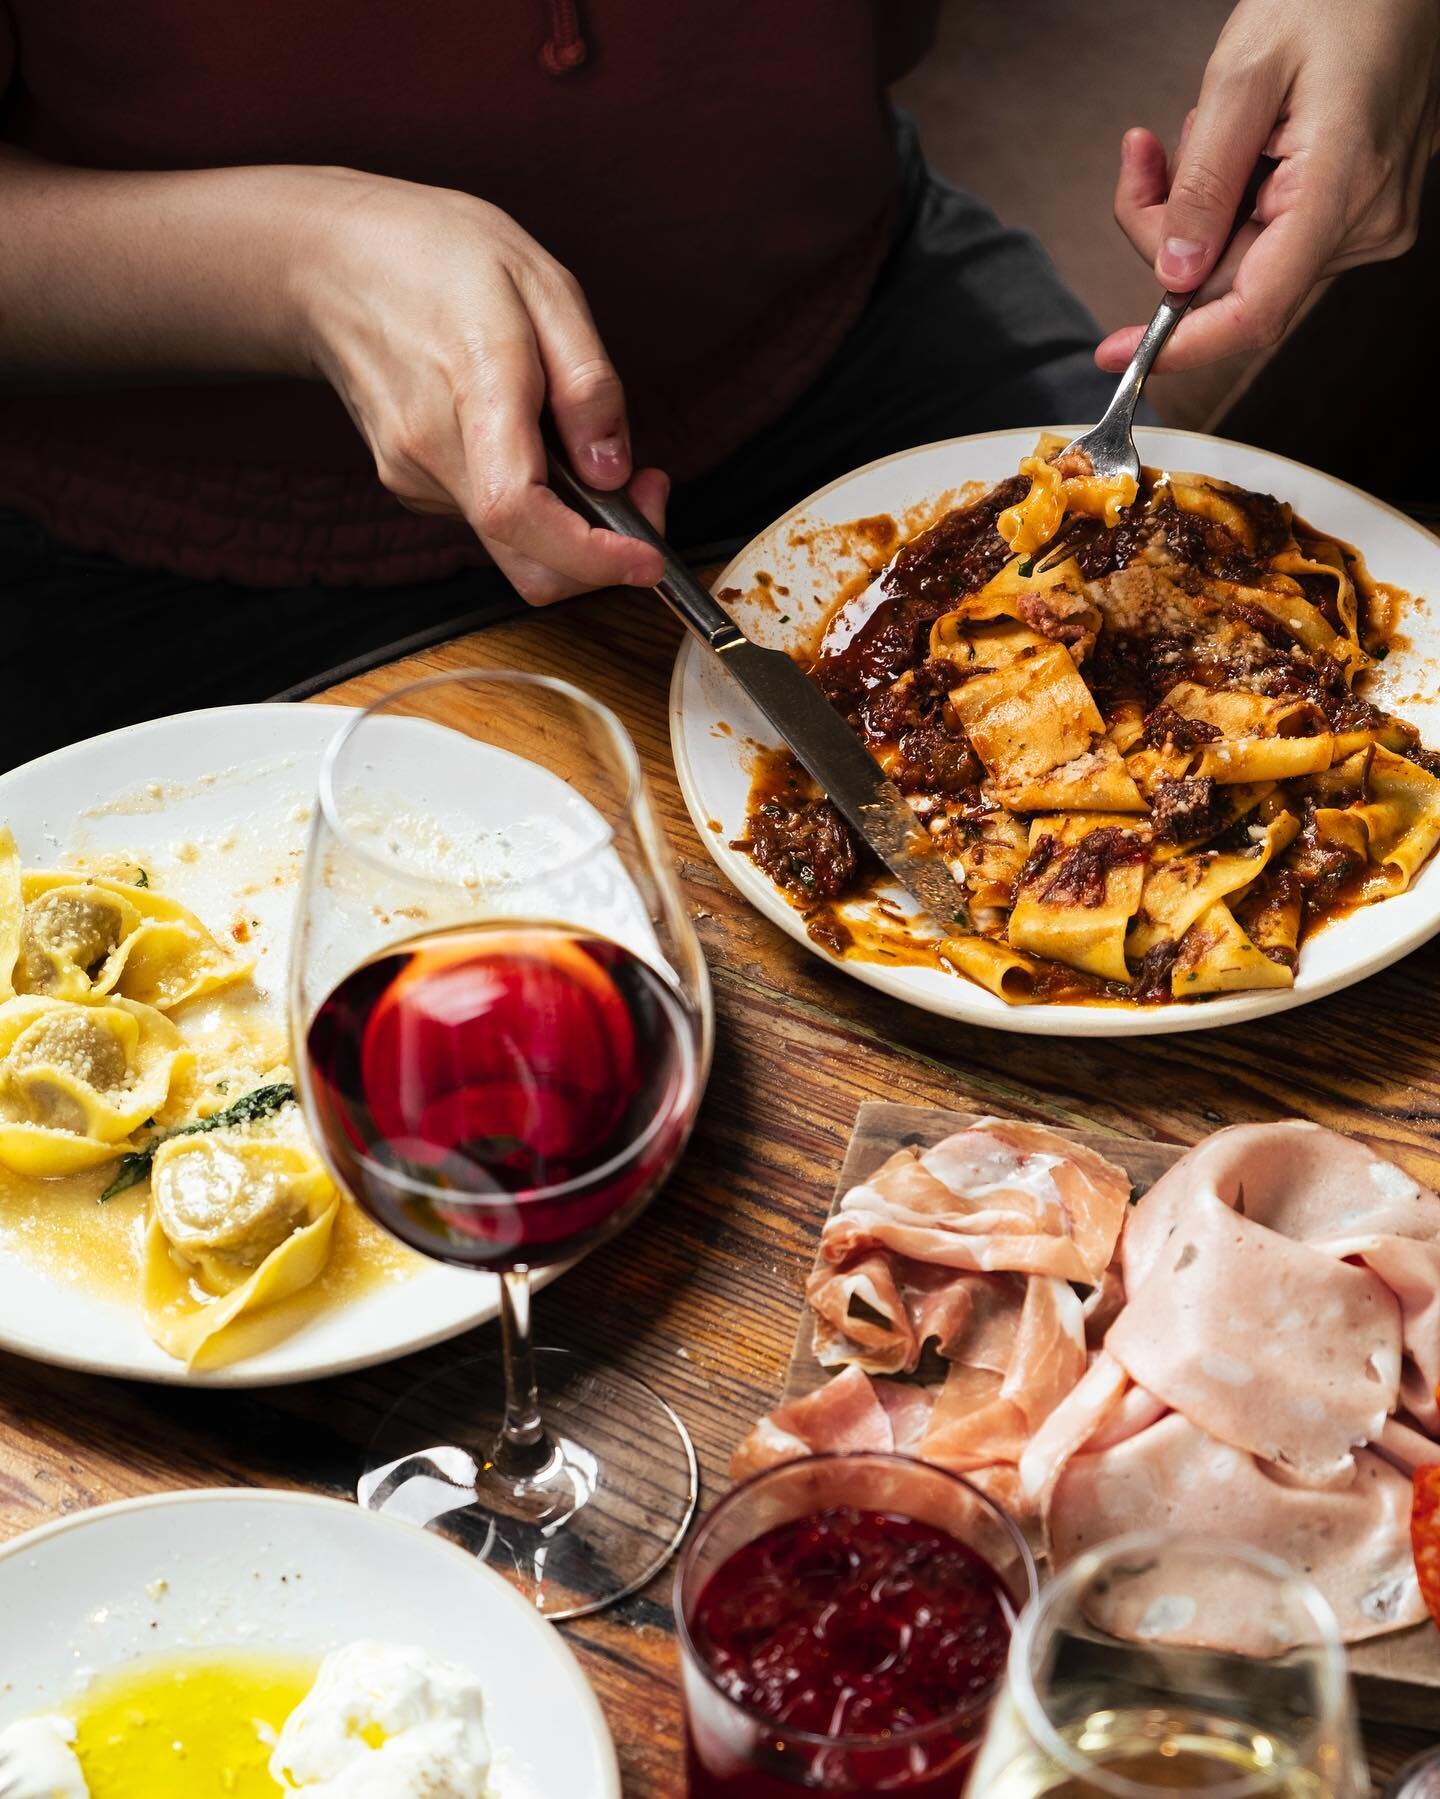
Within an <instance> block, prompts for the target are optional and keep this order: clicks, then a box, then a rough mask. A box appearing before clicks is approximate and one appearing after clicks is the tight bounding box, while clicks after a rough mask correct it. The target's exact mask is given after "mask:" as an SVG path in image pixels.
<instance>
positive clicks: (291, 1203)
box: [0, 826, 342, 1368]
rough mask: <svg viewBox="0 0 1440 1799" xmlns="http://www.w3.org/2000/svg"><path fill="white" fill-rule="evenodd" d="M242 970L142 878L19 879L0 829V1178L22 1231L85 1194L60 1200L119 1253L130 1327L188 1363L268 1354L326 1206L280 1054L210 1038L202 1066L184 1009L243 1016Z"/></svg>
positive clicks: (322, 1243)
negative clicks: (101, 1231)
mask: <svg viewBox="0 0 1440 1799" xmlns="http://www.w3.org/2000/svg"><path fill="white" fill-rule="evenodd" d="M249 972H250V964H249V963H248V962H247V961H245V960H243V959H242V958H241V957H240V956H238V955H236V954H235V953H233V952H232V951H231V950H230V949H229V948H228V947H227V946H226V945H225V944H223V943H221V942H220V941H219V940H218V939H217V938H216V937H215V936H214V935H213V934H212V933H211V932H210V931H209V930H208V929H207V928H206V926H205V925H204V924H203V923H202V922H201V921H200V920H199V919H198V918H197V917H196V916H195V915H194V914H193V913H192V912H190V911H189V910H188V909H187V908H186V907H184V906H182V905H180V904H179V903H178V902H177V901H175V900H172V899H169V898H166V897H165V896H164V895H162V894H159V893H156V892H154V891H153V890H151V889H150V887H149V885H148V877H146V876H145V875H144V872H143V871H142V870H139V869H138V868H137V870H136V871H135V875H134V878H132V879H131V880H129V881H126V880H123V879H116V878H112V877H110V876H108V875H98V874H88V873H78V872H72V871H61V872H34V871H30V870H23V871H22V869H21V866H20V858H19V855H18V853H17V851H16V847H15V843H14V840H13V838H12V836H11V834H10V833H9V831H8V830H6V829H5V828H4V827H3V826H0V1179H3V1182H4V1185H5V1189H6V1194H7V1196H8V1197H10V1198H12V1199H13V1198H14V1196H15V1195H16V1194H17V1193H18V1195H19V1197H20V1198H21V1199H22V1200H23V1202H24V1203H25V1204H26V1205H27V1206H28V1207H29V1208H32V1217H34V1216H36V1215H41V1214H43V1213H44V1212H45V1211H46V1210H48V1209H50V1208H53V1207H57V1206H59V1205H61V1204H62V1203H64V1200H65V1199H72V1200H73V1199H75V1198H76V1197H77V1195H76V1194H75V1193H73V1192H72V1191H71V1189H72V1188H73V1187H74V1186H75V1180H76V1179H77V1178H80V1177H86V1178H88V1180H89V1186H88V1188H87V1190H86V1193H85V1194H84V1195H83V1196H78V1197H81V1199H82V1203H85V1204H87V1205H88V1206H89V1207H90V1208H92V1210H91V1216H92V1217H94V1216H95V1215H97V1214H108V1215H109V1217H110V1218H112V1219H113V1221H114V1223H113V1240H114V1254H115V1256H116V1257H117V1258H118V1259H122V1260H123V1259H124V1257H125V1256H126V1255H127V1253H128V1254H131V1255H133V1256H134V1258H135V1286H134V1293H135V1298H136V1300H137V1302H138V1305H139V1310H140V1312H141V1315H142V1316H143V1318H144V1320H145V1324H146V1328H147V1329H148V1331H149V1333H150V1335H151V1337H152V1338H153V1339H154V1341H155V1342H156V1343H157V1344H158V1345H159V1346H160V1347H161V1348H163V1349H164V1350H166V1351H167V1352H168V1353H169V1354H170V1355H172V1356H174V1357H176V1358H177V1360H180V1361H182V1362H184V1363H186V1364H187V1365H188V1366H191V1367H205V1368H213V1367H217V1366H222V1365H224V1364H227V1363H230V1362H233V1361H235V1360H237V1359H238V1358H240V1357H242V1356H245V1355H248V1354H251V1353H253V1352H254V1351H255V1350H256V1349H257V1348H259V1347H263V1346H264V1345H265V1344H267V1343H269V1342H271V1341H273V1340H274V1337H275V1334H276V1331H275V1321H276V1317H277V1314H276V1311H275V1308H276V1307H277V1305H278V1304H279V1302H281V1301H283V1300H285V1299H287V1298H289V1297H291V1296H292V1295H294V1294H296V1293H298V1292H300V1291H301V1290H302V1289H303V1288H306V1287H308V1286H311V1285H312V1284H313V1283H315V1282H317V1281H318V1280H319V1279H320V1277H321V1276H322V1274H323V1273H324V1271H325V1269H326V1265H327V1262H328V1261H329V1259H330V1256H331V1252H332V1240H333V1238H334V1235H335V1230H336V1223H337V1217H338V1215H339V1213H340V1209H341V1204H342V1200H341V1196H340V1194H339V1192H338V1190H337V1189H336V1188H335V1186H334V1185H333V1184H332V1182H331V1180H330V1178H329V1176H328V1174H327V1173H326V1172H325V1170H324V1168H323V1166H322V1165H321V1163H320V1160H319V1158H318V1156H317V1155H316V1153H315V1150H314V1148H313V1146H312V1145H311V1143H310V1140H309V1138H308V1136H307V1134H306V1131H305V1127H304V1122H303V1118H302V1116H301V1113H300V1108H299V1107H298V1105H297V1104H295V1103H294V1089H293V1086H292V1085H291V1084H290V1077H289V1071H288V1069H287V1068H286V1067H285V1066H284V1047H283V1042H276V1041H275V1040H274V1036H275V1034H274V1033H273V1032H272V1031H266V1032H264V1033H261V1034H260V1035H261V1036H264V1037H265V1038H267V1039H268V1041H267V1042H265V1043H262V1044H261V1046H260V1047H259V1048H256V1047H255V1043H256V1042H257V1041H259V1038H258V1037H257V1035H256V1033H255V1032H253V1031H252V1032H251V1033H250V1037H249V1038H248V1039H246V1041H247V1042H248V1043H249V1044H250V1047H249V1050H248V1051H247V1053H245V1054H241V1055H238V1057H237V1054H236V1052H235V1050H234V1048H233V1042H234V1039H233V1033H232V1037H231V1038H230V1039H226V1037H225V1033H224V1032H221V1039H222V1041H225V1042H229V1043H230V1048H229V1049H228V1050H227V1049H222V1050H221V1051H220V1052H218V1053H219V1060H217V1052H216V1049H215V1043H214V1041H213V1040H212V1039H213V1037H214V1020H213V1018H212V1019H210V1020H209V1021H208V1025H209V1031H208V1034H207V1029H206V1028H204V1027H205V1025H206V1023H207V1021H206V1020H205V1019H203V1018H202V1017H200V1016H199V1015H198V1013H197V1005H196V1004H194V1003H191V1002H202V1001H209V1000H210V999H212V998H214V999H215V1000H216V1001H217V1004H219V1006H220V1009H221V1011H222V1012H223V1011H225V1009H226V1007H225V1002H226V1001H228V1000H230V998H231V996H232V995H234V996H236V999H235V1005H234V1007H232V1008H231V1009H232V1010H238V1011H239V1012H240V1013H242V1014H243V1012H244V1005H245V999H246V997H247V990H249V982H248V978H247V977H248V975H249ZM248 997H251V998H253V991H249V992H248ZM227 1055H228V1056H230V1057H231V1058H232V1060H227V1059H226V1057H227ZM242 1064H243V1066H242ZM132 1189H134V1193H133V1194H132V1193H131V1190H132ZM137 1199H138V1200H139V1202H140V1205H141V1207H142V1210H141V1211H140V1212H139V1214H138V1218H137V1214H136V1212H135V1209H134V1207H135V1201H136V1200H137ZM132 1221H135V1228H134V1229H133V1230H132V1229H131V1228H130V1226H131V1222H132Z"/></svg>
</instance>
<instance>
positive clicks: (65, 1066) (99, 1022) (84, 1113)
mask: <svg viewBox="0 0 1440 1799" xmlns="http://www.w3.org/2000/svg"><path fill="white" fill-rule="evenodd" d="M186 1059H187V1052H186V1050H185V1047H184V1043H183V1041H182V1039H181V1036H180V1033H179V1031H178V1030H177V1029H176V1028H175V1026H174V1025H173V1024H172V1023H171V1022H170V1020H169V1019H168V1018H166V1017H165V1015H164V1014H163V1013H162V1012H157V1011H156V1010H155V1009H154V1008H153V1007H151V1006H142V1005H139V1004H137V1003H136V1002H135V1001H134V1000H128V999H110V1000H106V1001H104V1002H103V1003H97V1004H93V1005H80V1004H77V1003H76V1002H74V1001H71V1000H62V999H49V998H46V997H44V996H42V995H30V996H26V997H23V998H16V999H10V1000H6V1001H5V1002H4V1003H3V1004H0V1164H3V1165H4V1166H5V1167H7V1168H11V1169H14V1170H15V1171H16V1172H17V1173H19V1174H28V1175H36V1176H40V1177H42V1178H44V1177H48V1176H54V1175H63V1174H73V1173H74V1172H75V1171H76V1170H77V1169H81V1168H95V1167H98V1166H99V1165H100V1164H101V1163H104V1162H112V1161H114V1160H115V1158H116V1157H117V1156H118V1155H119V1154H120V1153H121V1151H122V1149H123V1148H124V1147H125V1145H126V1143H127V1140H128V1139H129V1137H130V1136H131V1135H132V1133H133V1132H135V1131H136V1130H138V1129H139V1128H140V1126H141V1125H142V1124H144V1123H145V1122H146V1120H147V1119H149V1118H152V1117H153V1116H154V1114H155V1113H156V1112H157V1111H159V1110H160V1108H161V1107H162V1106H163V1105H164V1104H165V1101H166V1099H167V1097H168V1095H169V1092H170V1087H171V1083H172V1082H173V1081H174V1079H175V1077H176V1075H177V1073H178V1072H179V1071H180V1069H181V1068H182V1067H183V1066H184V1064H185V1061H186Z"/></svg>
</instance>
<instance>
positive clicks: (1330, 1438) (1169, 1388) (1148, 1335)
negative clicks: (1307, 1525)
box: [1105, 1190, 1400, 1485]
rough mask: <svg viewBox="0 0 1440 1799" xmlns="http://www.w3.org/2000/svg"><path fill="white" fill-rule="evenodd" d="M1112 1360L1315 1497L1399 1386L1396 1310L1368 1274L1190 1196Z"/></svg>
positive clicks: (1343, 1472)
mask: <svg viewBox="0 0 1440 1799" xmlns="http://www.w3.org/2000/svg"><path fill="white" fill-rule="evenodd" d="M1129 1294H1130V1298H1129V1303H1128V1304H1127V1305H1126V1307H1125V1309H1124V1311H1122V1312H1121V1314H1120V1316H1119V1317H1118V1318H1117V1319H1116V1320H1115V1322H1114V1324H1113V1325H1111V1327H1110V1333H1109V1335H1108V1336H1107V1337H1106V1339H1105V1348H1106V1350H1107V1352H1108V1353H1109V1354H1110V1355H1111V1356H1113V1357H1114V1358H1115V1360H1116V1361H1117V1362H1119V1363H1120V1365H1121V1366H1122V1367H1123V1368H1124V1369H1125V1370H1126V1372H1127V1373H1128V1374H1129V1375H1130V1378H1131V1379H1132V1380H1133V1381H1135V1382H1136V1383H1137V1384H1138V1385H1139V1386H1142V1387H1144V1388H1145V1389H1146V1390H1147V1391H1148V1392H1150V1393H1152V1394H1154V1395H1155V1397H1156V1398H1158V1399H1162V1400H1164V1401H1165V1403H1166V1404H1167V1405H1170V1406H1173V1407H1174V1409H1175V1410H1176V1411H1177V1412H1182V1413H1184V1415H1185V1416H1186V1417H1187V1418H1188V1419H1189V1420H1190V1421H1191V1423H1192V1424H1194V1425H1196V1426H1198V1427H1199V1428H1200V1429H1201V1430H1204V1431H1207V1432H1208V1433H1209V1434H1210V1435H1211V1436H1213V1437H1217V1438H1219V1439H1220V1441H1221V1442H1224V1443H1228V1444H1230V1445H1232V1446H1233V1447H1234V1448H1236V1449H1244V1450H1248V1451H1249V1452H1250V1453H1251V1454H1252V1455H1258V1456H1260V1457H1262V1458H1263V1459H1264V1460H1265V1461H1269V1462H1278V1463H1280V1464H1281V1465H1282V1466H1283V1467H1285V1468H1287V1469H1289V1470H1290V1471H1291V1472H1292V1473H1294V1474H1295V1475H1296V1476H1297V1477H1298V1478H1300V1479H1302V1480H1305V1481H1309V1482H1312V1483H1314V1484H1316V1485H1322V1484H1325V1483H1326V1482H1330V1481H1334V1480H1336V1479H1342V1478H1346V1477H1348V1474H1349V1471H1350V1468H1351V1451H1352V1449H1353V1448H1354V1447H1355V1446H1356V1445H1357V1444H1360V1443H1365V1442H1368V1441H1370V1440H1372V1439H1374V1438H1376V1437H1378V1436H1379V1435H1380V1431H1381V1429H1382V1427H1383V1426H1384V1423H1385V1420H1386V1418H1387V1417H1388V1416H1389V1415H1390V1413H1391V1412H1392V1411H1393V1410H1394V1409H1395V1405H1396V1401H1397V1399H1398V1396H1399V1387H1400V1308H1399V1305H1398V1303H1397V1302H1396V1299H1395V1295H1394V1294H1393V1293H1392V1292H1391V1290H1390V1288H1389V1287H1387V1286H1386V1284H1385V1283H1384V1281H1382V1280H1381V1279H1380V1278H1379V1277H1378V1276H1377V1275H1375V1274H1373V1273H1371V1271H1370V1270H1369V1269H1368V1268H1363V1267H1356V1266H1354V1265H1352V1264H1351V1263H1348V1262H1340V1261H1336V1260H1335V1259H1334V1258H1333V1257H1332V1256H1329V1255H1327V1254H1325V1253H1324V1252H1323V1251H1320V1250H1318V1249H1315V1248H1312V1247H1311V1246H1310V1245H1309V1244H1306V1243H1294V1242H1291V1241H1290V1239H1289V1238H1288V1237H1282V1236H1279V1235H1278V1234H1277V1233H1276V1232H1275V1231H1273V1230H1268V1229H1266V1228H1265V1226H1263V1225H1261V1224H1256V1223H1253V1222H1252V1221H1251V1220H1250V1218H1249V1217H1248V1215H1247V1216H1244V1217H1242V1216H1241V1215H1240V1214H1239V1213H1238V1212H1234V1211H1232V1210H1231V1209H1230V1208H1229V1207H1228V1206H1227V1205H1226V1204H1224V1202H1223V1201H1222V1200H1221V1199H1219V1198H1218V1197H1216V1195H1214V1194H1213V1193H1206V1192H1204V1191H1203V1190H1202V1191H1200V1192H1197V1193H1194V1194H1192V1195H1191V1197H1190V1203H1189V1207H1188V1209H1187V1211H1186V1213H1185V1215H1184V1217H1183V1218H1182V1219H1181V1220H1180V1221H1179V1222H1178V1223H1177V1224H1176V1226H1175V1228H1174V1230H1173V1231H1172V1232H1171V1233H1170V1235H1169V1236H1168V1237H1167V1238H1166V1239H1165V1242H1164V1244H1163V1246H1162V1247H1161V1249H1160V1250H1159V1252H1158V1253H1157V1255H1156V1256H1155V1257H1154V1259H1153V1260H1152V1261H1151V1262H1150V1264H1149V1266H1148V1269H1147V1271H1146V1273H1145V1275H1144V1277H1143V1278H1142V1279H1140V1280H1139V1281H1138V1282H1137V1283H1136V1284H1135V1285H1134V1286H1131V1287H1129Z"/></svg>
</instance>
